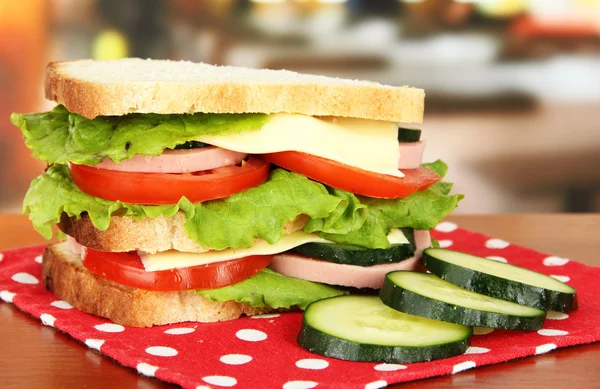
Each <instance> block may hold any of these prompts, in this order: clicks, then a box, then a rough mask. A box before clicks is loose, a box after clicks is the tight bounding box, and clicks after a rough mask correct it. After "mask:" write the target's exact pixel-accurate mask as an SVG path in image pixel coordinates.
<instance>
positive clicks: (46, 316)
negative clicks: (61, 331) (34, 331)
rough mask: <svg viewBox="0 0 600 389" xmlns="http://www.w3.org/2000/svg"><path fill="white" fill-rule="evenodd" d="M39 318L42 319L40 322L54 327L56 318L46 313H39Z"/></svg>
mask: <svg viewBox="0 0 600 389" xmlns="http://www.w3.org/2000/svg"><path fill="white" fill-rule="evenodd" d="M40 320H41V321H42V324H44V325H47V326H50V327H54V322H55V321H56V318H55V317H54V316H52V315H50V314H48V313H42V314H41V315H40Z"/></svg>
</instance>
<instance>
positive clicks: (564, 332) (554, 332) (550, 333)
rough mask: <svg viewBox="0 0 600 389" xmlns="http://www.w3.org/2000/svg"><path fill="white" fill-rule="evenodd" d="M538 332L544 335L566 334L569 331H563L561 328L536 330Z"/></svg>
mask: <svg viewBox="0 0 600 389" xmlns="http://www.w3.org/2000/svg"><path fill="white" fill-rule="evenodd" d="M538 334H540V335H544V336H561V335H568V334H569V332H568V331H563V330H538Z"/></svg>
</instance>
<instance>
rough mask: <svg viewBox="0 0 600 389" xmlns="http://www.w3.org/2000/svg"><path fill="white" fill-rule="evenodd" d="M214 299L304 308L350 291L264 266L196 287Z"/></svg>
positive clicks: (206, 296) (257, 305) (201, 294)
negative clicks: (239, 277) (234, 279)
mask: <svg viewBox="0 0 600 389" xmlns="http://www.w3.org/2000/svg"><path fill="white" fill-rule="evenodd" d="M196 293H198V294H199V295H200V296H202V297H205V298H207V299H209V300H214V301H230V300H233V301H236V302H238V303H246V304H248V305H250V306H252V307H265V306H267V307H271V308H274V309H278V308H286V309H288V308H292V307H298V308H300V309H305V308H306V306H307V305H308V304H310V303H311V302H313V301H317V300H321V299H324V298H327V297H334V296H340V295H343V294H348V292H347V291H344V290H341V289H337V288H333V287H331V286H327V285H323V284H318V283H315V282H310V281H306V280H301V279H298V278H291V277H287V276H284V275H283V274H279V273H276V272H274V271H272V270H269V269H264V270H263V271H261V272H260V273H258V274H256V275H255V276H253V277H250V278H248V279H246V280H244V281H242V282H239V283H237V284H234V285H230V286H226V287H224V288H219V289H208V290H199V291H196Z"/></svg>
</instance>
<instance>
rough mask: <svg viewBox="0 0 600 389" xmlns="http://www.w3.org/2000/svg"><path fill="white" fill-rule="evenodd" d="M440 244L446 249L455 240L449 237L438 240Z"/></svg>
mask: <svg viewBox="0 0 600 389" xmlns="http://www.w3.org/2000/svg"><path fill="white" fill-rule="evenodd" d="M438 244H439V245H440V247H441V248H443V249H445V248H447V247H450V246H452V245H453V244H454V242H453V241H451V240H449V239H442V240H438Z"/></svg>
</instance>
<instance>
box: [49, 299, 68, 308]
mask: <svg viewBox="0 0 600 389" xmlns="http://www.w3.org/2000/svg"><path fill="white" fill-rule="evenodd" d="M50 305H52V306H53V307H56V308H60V309H72V308H73V306H72V305H71V304H69V303H68V302H66V301H62V300H56V301H53V302H51V303H50Z"/></svg>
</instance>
